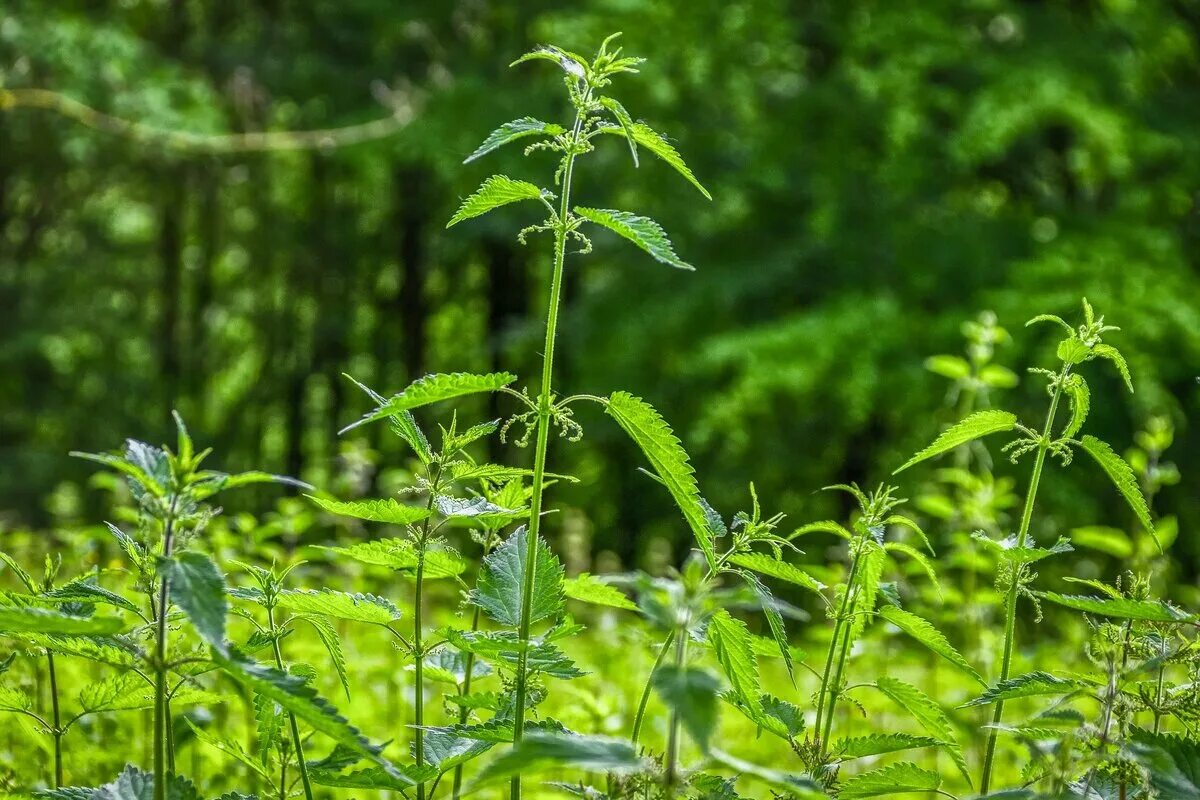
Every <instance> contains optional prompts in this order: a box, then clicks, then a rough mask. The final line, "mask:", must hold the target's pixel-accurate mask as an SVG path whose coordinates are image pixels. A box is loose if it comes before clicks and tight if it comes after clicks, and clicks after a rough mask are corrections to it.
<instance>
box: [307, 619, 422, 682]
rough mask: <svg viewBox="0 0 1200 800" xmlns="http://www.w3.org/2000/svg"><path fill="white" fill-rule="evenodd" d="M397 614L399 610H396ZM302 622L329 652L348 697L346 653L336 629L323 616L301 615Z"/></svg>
mask: <svg viewBox="0 0 1200 800" xmlns="http://www.w3.org/2000/svg"><path fill="white" fill-rule="evenodd" d="M396 613H397V614H399V613H400V612H398V611H397V612H396ZM301 619H302V620H303V621H304V622H307V623H308V624H309V625H311V626H312V627H313V630H314V631H316V632H317V638H318V639H320V640H321V644H322V645H324V646H325V652H327V653H329V661H330V662H331V663H332V664H333V670H334V672H336V673H337V676H338V681H339V682H340V683H341V684H342V691H343V692H345V693H346V699H347V700H349V699H350V677H349V676H348V675H347V674H346V654H345V652H343V650H342V640H341V639H340V638H338V634H337V630H336V629H335V628H334V627H333V624H332V623H331V622H330V621H329V620H327V619H325V618H324V617H312V616H305V617H301Z"/></svg>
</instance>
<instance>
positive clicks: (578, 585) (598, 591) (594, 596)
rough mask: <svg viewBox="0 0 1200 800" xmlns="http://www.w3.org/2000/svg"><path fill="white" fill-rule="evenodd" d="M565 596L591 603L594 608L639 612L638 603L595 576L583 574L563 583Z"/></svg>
mask: <svg viewBox="0 0 1200 800" xmlns="http://www.w3.org/2000/svg"><path fill="white" fill-rule="evenodd" d="M563 594H565V595H566V596H567V597H569V598H570V599H572V600H578V601H579V602H581V603H589V604H591V605H594V606H607V607H609V608H620V609H624V610H626V611H637V608H638V606H637V603H635V602H633V601H632V600H630V599H629V598H628V597H626V596H625V593H624V592H622V591H621V590H620V589H618V588H617V587H615V586H610V585H609V584H607V583H604V582H603V581H602V580H600V579H599V578H597V577H596V576H595V575H589V574H588V573H586V572H585V573H583V574H582V575H579V576H577V577H574V578H567V579H566V580H565V581H564V582H563Z"/></svg>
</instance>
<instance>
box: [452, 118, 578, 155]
mask: <svg viewBox="0 0 1200 800" xmlns="http://www.w3.org/2000/svg"><path fill="white" fill-rule="evenodd" d="M566 132H567V130H566V128H564V127H562V126H561V125H555V124H553V123H551V122H542V121H541V120H540V119H534V118H533V117H521V118H520V119H514V120H513V121H512V122H506V123H504V124H503V125H501V126H500V127H499V128H497V129H496V130H494V131H492V132H491V133H490V134H488V137H487V138H486V139H484V140H483V144H481V145H479V147H478V148H476V150H475V152H474V153H471V155H469V156H467V157H466V158H465V159H464V160H463V163H464V164H469V163H471V162H472V161H474V160H475V159H477V158H479V157H480V156H485V155H487V154H488V153H490V152H492V151H493V150H495V149H497V148H499V147H503V146H504V145H506V144H508V143H509V142H515V141H516V140H517V139H523V138H525V137H526V136H558V135H560V134H564V133H566Z"/></svg>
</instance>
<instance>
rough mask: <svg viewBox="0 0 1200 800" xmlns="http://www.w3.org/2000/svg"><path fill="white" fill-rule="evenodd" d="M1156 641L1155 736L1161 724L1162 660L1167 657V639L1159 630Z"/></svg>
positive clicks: (1164, 668) (1164, 666)
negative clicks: (1157, 643)
mask: <svg viewBox="0 0 1200 800" xmlns="http://www.w3.org/2000/svg"><path fill="white" fill-rule="evenodd" d="M1158 642H1159V645H1158V658H1159V661H1158V680H1157V681H1155V686H1154V735H1155V736H1157V735H1158V731H1159V728H1160V727H1161V726H1162V712H1161V711H1160V710H1159V709H1160V708H1162V695H1163V678H1164V677H1165V676H1166V670H1167V667H1166V664H1165V663H1164V660H1165V659H1166V657H1167V640H1166V638H1165V637H1164V636H1163V635H1162V632H1161V631H1160V632H1159V638H1158Z"/></svg>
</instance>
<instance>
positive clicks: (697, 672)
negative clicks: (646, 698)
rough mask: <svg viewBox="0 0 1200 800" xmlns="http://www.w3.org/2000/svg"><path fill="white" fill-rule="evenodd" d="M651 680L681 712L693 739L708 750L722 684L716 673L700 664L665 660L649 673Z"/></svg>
mask: <svg viewBox="0 0 1200 800" xmlns="http://www.w3.org/2000/svg"><path fill="white" fill-rule="evenodd" d="M650 682H651V683H652V684H653V685H654V690H655V691H656V692H658V694H659V696H660V697H662V699H663V702H665V703H666V704H667V707H668V708H671V709H673V710H674V711H675V712H676V713H677V714H678V715H679V720H680V722H682V723H683V727H684V728H685V729H687V732H688V735H690V736H691V737H692V740H693V741H694V742H695V743H696V744H697V745H699V746H700V749H701V750H704V751H707V750H708V742H709V740H710V739H711V738H712V733H713V730H714V729H715V728H716V725H717V693H718V692H719V691H720V690H721V684H720V681H718V680H717V678H716V676H715V675H713V674H712V673H711V672H709V671H708V670H706V669H703V668H701V667H679V666H675V665H674V664H664V665H662V666H660V667H659V668H658V669H656V670H655V671H654V674H653V675H651V676H650Z"/></svg>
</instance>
